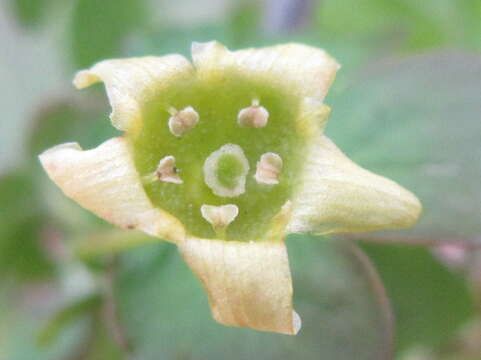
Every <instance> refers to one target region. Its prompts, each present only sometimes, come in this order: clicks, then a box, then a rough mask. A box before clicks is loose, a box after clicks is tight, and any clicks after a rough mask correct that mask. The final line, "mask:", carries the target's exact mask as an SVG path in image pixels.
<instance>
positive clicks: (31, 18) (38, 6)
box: [10, 0, 52, 27]
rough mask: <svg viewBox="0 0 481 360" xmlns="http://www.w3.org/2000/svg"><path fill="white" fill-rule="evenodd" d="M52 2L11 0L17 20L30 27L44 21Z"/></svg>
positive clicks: (49, 0) (45, 0) (43, 0)
mask: <svg viewBox="0 0 481 360" xmlns="http://www.w3.org/2000/svg"><path fill="white" fill-rule="evenodd" d="M51 3H52V1H51V0H10V6H11V9H12V11H13V13H14V14H15V16H16V18H17V20H18V21H19V22H20V23H21V24H22V25H23V26H28V27H35V26H37V25H39V24H40V23H41V22H42V21H43V18H44V16H45V14H46V13H48V10H49V7H50V5H51Z"/></svg>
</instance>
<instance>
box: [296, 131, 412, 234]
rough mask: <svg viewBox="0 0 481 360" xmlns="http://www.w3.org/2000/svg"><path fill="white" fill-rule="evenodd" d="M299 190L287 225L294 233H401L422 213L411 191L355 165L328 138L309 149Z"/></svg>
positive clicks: (321, 137) (317, 138)
mask: <svg viewBox="0 0 481 360" xmlns="http://www.w3.org/2000/svg"><path fill="white" fill-rule="evenodd" d="M298 189H300V190H299V192H298V193H297V194H296V195H295V196H294V199H293V214H292V218H291V220H290V222H289V224H288V226H287V230H288V232H292V233H329V232H343V231H348V232H351V231H373V230H379V229H398V228H404V227H409V226H411V225H413V224H414V223H415V222H416V220H417V218H418V217H419V214H420V212H421V204H420V203H419V200H418V199H417V198H416V196H414V195H413V194H412V193H411V192H409V191H408V190H406V189H404V188H403V187H401V186H400V185H398V184H396V183H395V182H393V181H391V180H389V179H386V178H384V177H382V176H379V175H375V174H373V173H371V172H369V171H367V170H365V169H363V168H361V167H359V166H357V165H356V164H355V163H353V162H352V161H351V160H349V159H348V158H347V157H346V156H345V155H344V154H343V153H342V152H341V151H340V150H339V149H338V148H337V147H336V145H334V143H332V141H331V140H329V139H328V138H327V137H325V136H318V137H316V138H315V141H314V142H313V143H312V144H311V145H310V149H309V151H308V152H307V158H306V165H305V168H304V173H303V175H302V180H301V183H300V184H298Z"/></svg>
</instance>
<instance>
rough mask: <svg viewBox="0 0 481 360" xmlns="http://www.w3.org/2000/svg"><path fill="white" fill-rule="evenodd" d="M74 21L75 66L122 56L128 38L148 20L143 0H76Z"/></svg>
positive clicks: (73, 51)
mask: <svg viewBox="0 0 481 360" xmlns="http://www.w3.org/2000/svg"><path fill="white" fill-rule="evenodd" d="M73 11H74V12H73V18H72V24H71V38H72V41H71V47H72V49H71V50H72V57H73V59H72V60H73V62H74V65H75V66H76V67H79V68H84V67H88V66H91V65H92V64H93V63H95V62H97V61H99V60H102V59H106V58H112V57H120V56H122V46H123V42H124V41H125V40H126V37H127V36H128V35H130V34H131V33H132V31H133V30H135V29H136V28H138V27H139V26H140V25H141V24H142V23H144V22H145V15H146V9H145V2H144V1H143V0H102V1H97V0H77V3H76V5H75V7H74V10H73Z"/></svg>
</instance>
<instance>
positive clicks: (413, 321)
mask: <svg viewBox="0 0 481 360" xmlns="http://www.w3.org/2000/svg"><path fill="white" fill-rule="evenodd" d="M363 249H364V250H366V251H367V254H368V256H369V257H370V258H371V259H372V260H373V262H374V264H375V265H376V268H377V269H378V270H379V273H380V275H381V278H382V279H383V281H384V284H385V286H386V289H387V292H388V296H389V298H390V299H391V303H392V306H393V311H394V315H395V317H396V320H397V321H396V325H397V326H396V334H397V336H396V338H397V348H398V350H401V351H402V350H405V349H407V348H409V347H411V346H416V345H420V346H429V347H435V348H436V347H439V346H440V345H442V344H443V343H445V342H446V341H447V340H450V339H451V338H452V337H454V335H455V334H456V332H457V331H458V330H459V329H460V327H461V325H463V324H464V323H465V322H466V321H467V320H468V319H470V317H471V316H472V315H473V304H472V300H471V298H470V293H469V289H468V287H467V284H466V282H465V280H464V279H463V277H462V276H460V275H459V274H455V273H452V272H451V271H449V270H448V269H447V268H445V267H444V266H443V265H441V264H440V263H439V262H438V261H437V260H436V259H435V258H434V257H433V256H432V255H431V253H430V252H429V250H428V249H425V248H421V247H414V246H411V247H407V246H402V245H380V244H366V245H364V246H363Z"/></svg>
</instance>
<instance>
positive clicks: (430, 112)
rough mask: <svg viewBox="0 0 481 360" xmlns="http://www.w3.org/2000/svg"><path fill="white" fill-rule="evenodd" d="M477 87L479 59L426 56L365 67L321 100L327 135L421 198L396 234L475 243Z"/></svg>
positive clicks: (480, 129)
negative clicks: (417, 212) (405, 228)
mask: <svg viewBox="0 0 481 360" xmlns="http://www.w3.org/2000/svg"><path fill="white" fill-rule="evenodd" d="M479 89H481V57H480V56H478V55H474V54H467V53H430V54H425V55H416V56H411V57H407V58H404V59H399V60H393V59H388V60H384V61H380V62H377V63H374V64H371V65H370V66H369V67H367V68H366V69H363V70H362V71H361V75H360V76H359V77H358V78H357V79H356V80H355V81H353V83H352V84H351V85H350V86H347V88H345V90H344V91H337V92H333V93H331V94H330V97H329V98H328V100H327V101H326V102H327V104H329V105H330V106H331V107H332V109H333V113H332V116H331V118H330V119H329V123H328V128H327V135H328V136H330V137H331V138H332V139H333V140H334V142H336V143H337V144H338V145H339V146H340V148H341V149H343V150H344V151H345V152H346V154H347V155H348V156H349V157H350V158H352V159H353V160H355V161H356V162H357V163H359V164H361V165H362V166H364V167H366V168H367V169H369V170H371V171H374V172H376V173H380V174H382V175H385V176H387V177H389V178H391V179H394V180H395V181H397V182H399V183H401V184H402V185H404V186H406V187H407V188H408V189H410V190H412V191H413V192H414V193H415V194H417V195H418V197H419V198H420V200H421V202H422V203H423V206H424V214H423V215H422V217H421V220H420V223H419V224H418V225H417V226H416V227H414V229H413V230H412V231H411V232H405V233H404V234H403V233H398V234H399V235H395V236H397V237H398V238H399V239H401V240H404V239H406V240H410V241H419V242H428V243H433V242H436V241H438V240H459V241H467V242H468V241H470V242H476V243H480V242H481V238H480V237H479V234H481V221H480V220H479V219H480V217H479V215H480V214H481V192H480V191H479V179H481V161H480V159H481V141H480V139H481V138H480V134H481V121H479V114H480V113H481V101H480V95H479Z"/></svg>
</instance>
